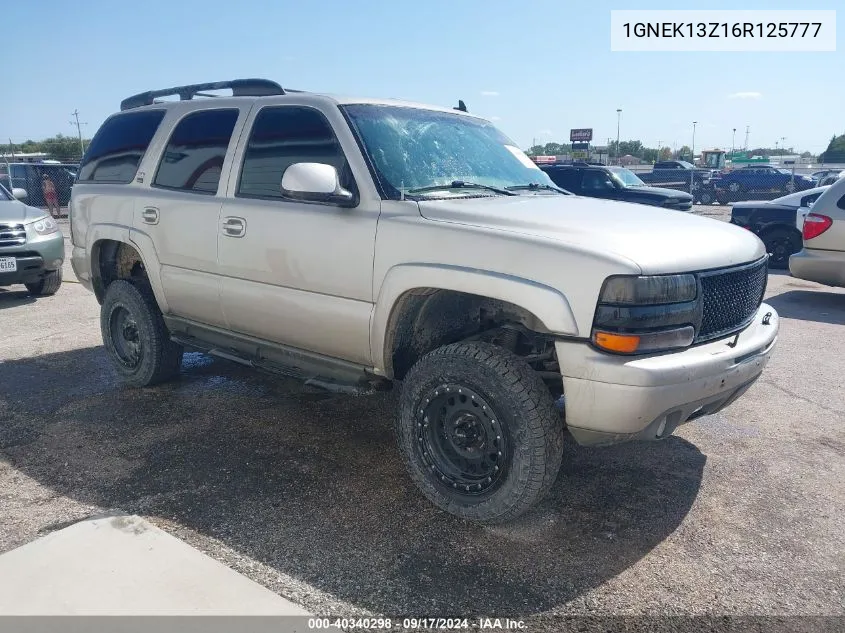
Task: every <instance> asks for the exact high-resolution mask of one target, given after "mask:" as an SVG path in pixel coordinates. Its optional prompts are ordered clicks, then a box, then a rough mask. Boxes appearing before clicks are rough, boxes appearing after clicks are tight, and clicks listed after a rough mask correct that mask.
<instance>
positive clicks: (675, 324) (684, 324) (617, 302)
mask: <svg viewBox="0 0 845 633" xmlns="http://www.w3.org/2000/svg"><path fill="white" fill-rule="evenodd" d="M697 297H698V284H697V282H696V278H695V276H694V275H651V276H641V277H633V276H618V277H610V278H608V279H607V280H606V281H605V282H604V286H603V287H602V292H601V295H600V297H599V304H598V306H597V308H596V315H595V318H594V320H593V332H592V342H593V344H594V345H595V346H596V347H599V348H601V349H603V350H605V351H609V352H614V353H617V354H642V353H645V352H655V351H663V350H669V349H677V348H680V347H687V346H689V345H690V344H691V343H692V342H693V339H694V338H695V324H697V323H700V321H701V303H700V301H698V300H697Z"/></svg>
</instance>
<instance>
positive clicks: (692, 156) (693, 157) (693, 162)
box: [690, 121, 698, 165]
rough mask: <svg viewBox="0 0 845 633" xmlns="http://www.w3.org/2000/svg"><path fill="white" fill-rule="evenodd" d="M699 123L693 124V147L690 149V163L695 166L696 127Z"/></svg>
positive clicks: (694, 122)
mask: <svg viewBox="0 0 845 633" xmlns="http://www.w3.org/2000/svg"><path fill="white" fill-rule="evenodd" d="M697 123H698V121H693V122H692V147H691V148H690V162H691V163H692V164H693V165H695V126H696V124H697Z"/></svg>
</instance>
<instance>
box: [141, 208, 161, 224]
mask: <svg viewBox="0 0 845 633" xmlns="http://www.w3.org/2000/svg"><path fill="white" fill-rule="evenodd" d="M141 219H142V220H144V223H145V224H158V209H156V208H155V207H147V208H146V209H144V210H143V211H142V212H141Z"/></svg>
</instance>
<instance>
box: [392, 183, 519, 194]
mask: <svg viewBox="0 0 845 633" xmlns="http://www.w3.org/2000/svg"><path fill="white" fill-rule="evenodd" d="M449 189H484V190H485V191H492V192H493V193H498V194H500V195H503V196H515V195H517V194H515V193H514V192H513V191H508V190H507V189H500V188H499V187H491V186H489V185H479V184H478V183H475V182H464V181H463V180H453V181H452V182H450V183H449V184H448V185H432V186H431V187H419V188H417V189H408V193H410V194H414V193H426V192H428V191H447V190H449Z"/></svg>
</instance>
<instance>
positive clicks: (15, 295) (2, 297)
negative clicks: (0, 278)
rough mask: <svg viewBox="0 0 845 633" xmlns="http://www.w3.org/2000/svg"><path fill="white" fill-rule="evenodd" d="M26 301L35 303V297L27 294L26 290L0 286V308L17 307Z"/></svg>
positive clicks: (26, 302) (25, 303)
mask: <svg viewBox="0 0 845 633" xmlns="http://www.w3.org/2000/svg"><path fill="white" fill-rule="evenodd" d="M28 303H35V297H33V296H32V295H31V294H29V291H28V290H9V289H7V288H0V310H3V309H4V308H17V307H18V306H23V305H27V304H28Z"/></svg>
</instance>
